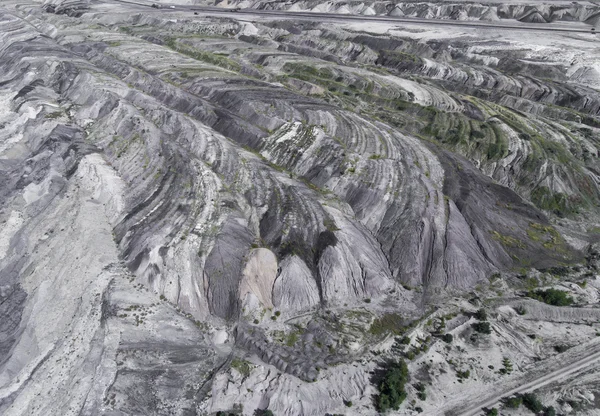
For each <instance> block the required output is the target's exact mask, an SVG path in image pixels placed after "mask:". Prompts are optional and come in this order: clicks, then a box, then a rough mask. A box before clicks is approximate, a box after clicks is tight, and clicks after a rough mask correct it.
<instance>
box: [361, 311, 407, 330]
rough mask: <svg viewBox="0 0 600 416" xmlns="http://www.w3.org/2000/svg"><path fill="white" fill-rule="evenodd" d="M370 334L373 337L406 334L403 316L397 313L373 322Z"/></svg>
mask: <svg viewBox="0 0 600 416" xmlns="http://www.w3.org/2000/svg"><path fill="white" fill-rule="evenodd" d="M369 332H370V333H371V334H373V335H383V334H388V333H392V334H396V335H400V334H402V333H403V332H404V326H403V325H402V316H401V315H399V314H397V313H386V314H385V315H383V316H381V317H379V318H377V319H375V320H374V321H373V323H372V324H371V327H370V328H369Z"/></svg>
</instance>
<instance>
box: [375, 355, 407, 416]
mask: <svg viewBox="0 0 600 416" xmlns="http://www.w3.org/2000/svg"><path fill="white" fill-rule="evenodd" d="M408 380H409V375H408V367H407V366H406V363H405V362H404V360H400V361H397V362H392V363H391V364H390V365H389V366H388V367H387V368H386V369H385V374H384V376H383V380H382V381H381V383H380V384H379V395H378V396H377V397H376V398H375V406H376V407H377V410H378V411H380V412H386V411H388V410H390V409H392V410H398V409H399V408H400V405H401V404H402V402H403V401H404V400H405V399H406V390H405V389H404V387H405V385H406V383H407V382H408Z"/></svg>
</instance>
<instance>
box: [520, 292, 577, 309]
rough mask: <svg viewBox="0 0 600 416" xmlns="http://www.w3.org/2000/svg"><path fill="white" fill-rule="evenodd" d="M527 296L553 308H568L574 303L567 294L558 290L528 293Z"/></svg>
mask: <svg viewBox="0 0 600 416" xmlns="http://www.w3.org/2000/svg"><path fill="white" fill-rule="evenodd" d="M528 296H529V297H530V298H533V299H536V300H539V301H540V302H544V303H547V304H548V305H553V306H569V305H571V304H572V303H573V302H574V300H573V298H572V297H570V296H568V294H567V292H565V291H564V290H558V289H546V290H536V291H535V292H534V291H529V294H528Z"/></svg>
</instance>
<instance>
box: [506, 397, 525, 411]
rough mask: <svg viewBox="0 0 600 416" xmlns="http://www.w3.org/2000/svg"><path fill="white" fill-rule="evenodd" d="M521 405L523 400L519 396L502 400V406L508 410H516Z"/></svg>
mask: <svg viewBox="0 0 600 416" xmlns="http://www.w3.org/2000/svg"><path fill="white" fill-rule="evenodd" d="M521 403H523V399H522V398H521V397H519V396H512V397H509V398H507V399H506V400H504V406H505V407H507V408H509V409H517V408H518V407H519V406H521Z"/></svg>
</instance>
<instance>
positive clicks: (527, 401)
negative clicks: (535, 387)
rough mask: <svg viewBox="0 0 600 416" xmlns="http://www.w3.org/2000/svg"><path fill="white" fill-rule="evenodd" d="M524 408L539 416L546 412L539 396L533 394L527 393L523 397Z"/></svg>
mask: <svg viewBox="0 0 600 416" xmlns="http://www.w3.org/2000/svg"><path fill="white" fill-rule="evenodd" d="M522 397H523V406H525V407H526V408H528V409H529V410H531V411H532V412H533V413H535V414H538V413H540V412H541V411H542V410H544V406H543V405H542V403H541V402H540V401H539V399H538V398H537V396H536V395H535V394H533V393H525V394H524V395H523V396H522Z"/></svg>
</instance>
